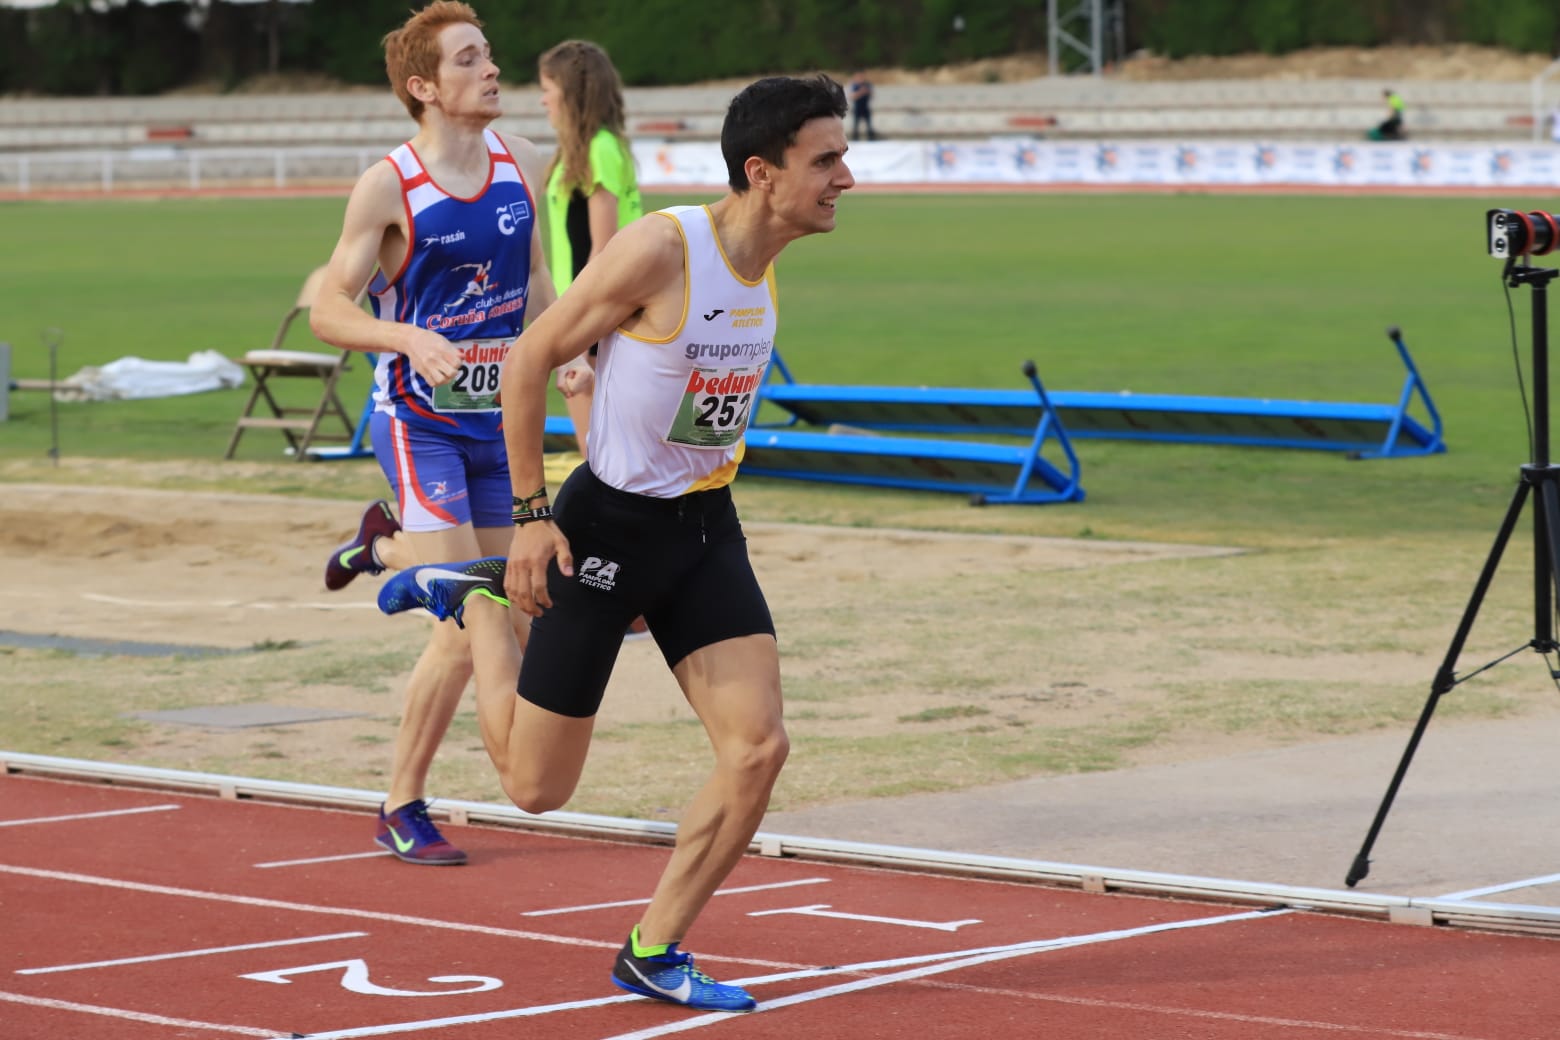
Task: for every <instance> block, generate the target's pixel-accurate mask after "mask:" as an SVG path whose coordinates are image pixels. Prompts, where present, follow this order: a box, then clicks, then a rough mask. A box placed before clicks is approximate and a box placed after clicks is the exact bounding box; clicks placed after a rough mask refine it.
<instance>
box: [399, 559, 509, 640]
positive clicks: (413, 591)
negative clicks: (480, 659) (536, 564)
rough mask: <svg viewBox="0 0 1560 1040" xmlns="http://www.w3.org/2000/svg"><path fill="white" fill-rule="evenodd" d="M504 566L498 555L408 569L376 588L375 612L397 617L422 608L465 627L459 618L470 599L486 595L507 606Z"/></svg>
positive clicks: (440, 618) (441, 619)
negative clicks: (415, 608)
mask: <svg viewBox="0 0 1560 1040" xmlns="http://www.w3.org/2000/svg"><path fill="white" fill-rule="evenodd" d="M504 566H505V561H504V558H503V557H502V556H487V557H484V558H483V559H480V560H468V561H467V562H465V563H431V564H427V565H425V566H422V567H411V568H408V569H407V570H404V571H402V572H401V573H399V574H397V575H396V576H395V577H393V578H391V579H390V580H389V581H387V582H385V583H384V585H382V586H381V587H380V589H379V609H380V610H382V611H384V612H385V613H386V614H399V613H400V612H401V611H403V610H411V609H412V608H414V607H422V608H423V609H424V610H426V611H428V613H430V614H432V615H433V616H434V617H436V618H438V619H439V620H440V621H443V620H445V619H446V618H454V619H455V624H456V625H458V626H460V627H461V628H465V627H466V623H465V621H464V620H462V618H461V615H462V614H463V613H464V612H465V610H466V600H467V599H469V598H470V597H471V596H474V595H475V596H486V597H487V598H488V599H490V600H493V601H494V602H495V603H498V604H501V605H502V606H505V607H507V606H509V600H507V599H505V598H504Z"/></svg>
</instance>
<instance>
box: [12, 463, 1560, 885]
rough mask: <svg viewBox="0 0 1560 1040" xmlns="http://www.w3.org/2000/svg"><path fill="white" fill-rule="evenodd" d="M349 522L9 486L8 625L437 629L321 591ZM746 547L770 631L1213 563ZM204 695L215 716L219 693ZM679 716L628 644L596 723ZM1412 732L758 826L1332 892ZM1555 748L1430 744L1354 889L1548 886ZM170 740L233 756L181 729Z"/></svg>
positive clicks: (1169, 757) (222, 641)
mask: <svg viewBox="0 0 1560 1040" xmlns="http://www.w3.org/2000/svg"><path fill="white" fill-rule="evenodd" d="M358 512H359V509H358V507H357V506H355V505H353V504H351V503H345V502H337V501H324V500H312V499H299V498H288V497H271V496H250V495H227V494H208V493H187V492H167V491H152V490H129V489H121V488H76V487H64V486H41V485H7V487H6V494H5V496H4V502H3V503H0V557H3V560H4V567H3V571H0V630H7V631H9V632H13V633H14V632H23V633H34V634H52V635H55V636H66V637H77V638H92V639H117V640H135V641H143V642H157V643H177V644H183V645H191V646H205V647H228V648H243V647H250V646H253V645H254V644H256V643H258V642H265V641H274V642H282V641H288V640H295V641H300V642H305V643H318V642H320V641H322V640H323V641H342V640H345V641H357V642H371V641H382V642H396V641H407V642H410V643H412V644H417V643H420V642H421V640H422V639H423V637H424V632H425V631H426V625H427V624H428V622H427V620H426V619H424V618H423V617H421V616H419V615H402V616H398V617H395V618H388V619H387V618H386V617H384V616H383V615H381V614H380V613H379V612H378V611H377V609H375V606H374V594H375V591H376V589H377V582H373V581H361V582H357V583H355V584H354V585H353V586H351V587H350V588H349V589H347V590H345V591H344V592H341V593H335V594H327V593H325V591H324V589H323V587H322V585H321V583H320V578H319V569H320V565H321V562H322V558H323V554H322V552H321V547H322V546H323V547H326V548H327V549H328V547H329V546H331V545H333V544H335V543H336V542H337V541H338V540H339V539H340V538H341V536H342V534H343V532H345V531H349V530H350V529H352V527H353V526H354V525H355V522H356V517H357V516H358ZM749 535H750V540H751V544H752V549H753V555H754V559H755V566H756V567H757V568H758V569H759V570H760V572H761V574H762V577H763V580H764V581H765V583H766V587H767V589H768V592H769V594H770V597H771V601H772V602H773V603H774V604H775V605H776V608H777V613H778V612H780V611H784V610H786V609H789V607H788V605H793V604H798V603H803V604H805V603H809V602H814V601H818V600H826V599H827V598H828V596H829V594H830V588H831V585H832V586H836V587H843V586H844V585H848V584H851V583H858V584H859V583H860V582H861V581H862V580H863V576H865V575H872V574H890V573H894V572H896V571H903V570H905V569H907V568H914V569H916V570H917V571H920V572H924V573H927V574H930V575H934V576H935V575H939V574H943V575H949V576H962V575H968V574H970V573H971V572H972V571H978V570H980V569H982V568H985V567H990V566H992V560H993V559H994V558H995V559H997V560H998V561H999V565H1000V566H1002V567H1004V568H1015V567H1016V568H1025V569H1031V570H1035V571H1063V572H1065V571H1068V570H1077V569H1093V568H1099V567H1108V566H1117V565H1127V566H1130V565H1131V564H1132V563H1134V562H1142V561H1146V560H1154V559H1164V558H1167V557H1171V556H1176V555H1186V554H1197V553H1207V552H1209V551H1210V550H1206V549H1203V550H1199V549H1196V548H1191V547H1186V546H1180V547H1172V546H1158V545H1148V544H1141V543H1104V542H1081V541H1071V540H1065V539H1044V538H1017V537H1013V538H1007V537H1001V538H990V539H982V538H979V537H976V538H972V537H970V536H957V537H955V536H939V535H935V534H916V533H908V532H884V531H871V530H847V529H838V528H827V529H825V528H811V527H805V526H792V525H766V524H753V525H749ZM994 546H995V547H997V548H999V549H1000V552H996V553H994V552H992V549H993V547H994ZM883 638H884V639H892V638H910V635H908V634H907V635H901V636H898V637H896V636H894V635H893V634H892V633H885V634H884V637H883ZM885 653H888V654H890V655H892V654H893V653H895V648H894V647H893V646H892V645H890V646H888V647H886V648H885ZM1233 666H1234V664H1233V663H1232V667H1233ZM212 698H213V700H217V701H220V700H222V699H223V698H222V697H221V696H219V691H212ZM305 699H306V700H308V701H309V702H311V703H316V704H319V705H321V706H326V707H332V708H345V709H347V710H365V711H377V712H379V713H380V714H381V715H382V714H384V713H385V712H386V710H387V703H386V701H385V699H384V697H383V694H382V692H381V693H374V692H372V691H368V692H364V691H353V690H349V689H344V688H338V687H331V686H328V685H327V686H323V687H320V688H319V689H317V690H314V691H312V692H311V693H310V694H309V695H308V696H307V697H306V698H305ZM680 710H681V711H685V710H686V709H685V708H683V707H682V706H681V704H680V697H679V694H678V692H677V690H676V688H675V685H674V684H673V683H672V681H671V680H670V678H669V677H668V676H667V674H666V671H665V669H664V666H663V665H662V664H661V662H660V659H659V656H658V654H657V653H656V651H655V648H654V647H653V646H652V645H650V644H649V643H647V642H646V643H638V644H630V645H628V646H625V648H624V653H623V655H622V657H621V658H620V661H619V666H618V670H617V673H616V674H615V676H614V679H613V686H612V688H611V689H609V691H608V701H607V707H606V709H604V713H603V719H604V721H606V720H611V721H616V722H625V721H626V722H634V721H640V720H653V719H662V718H665V717H667V716H668V714H671V713H676V712H678V711H680ZM1066 710H1067V712H1068V713H1069V714H1070V717H1071V718H1072V720H1073V722H1074V724H1076V725H1080V726H1087V725H1088V724H1089V723H1090V721H1091V719H1095V718H1098V719H1099V720H1101V721H1103V720H1105V719H1106V718H1107V717H1108V715H1109V713H1110V712H1111V710H1112V708H1111V705H1110V703H1109V701H1108V700H1107V699H1100V700H1091V699H1090V698H1088V697H1077V698H1075V699H1074V700H1072V701H1071V702H1070V703H1069V704H1068V705H1067V706H1066ZM294 728H295V729H297V730H299V731H301V732H302V731H307V732H306V733H305V735H304V736H303V737H302V738H300V739H306V740H315V741H320V740H329V739H331V738H330V736H329V734H330V733H331V732H332V731H331V730H330V729H329V727H328V726H320V727H317V728H315V727H308V726H304V727H294ZM1407 736H1408V733H1407V731H1406V730H1405V731H1403V732H1398V731H1396V730H1387V731H1377V732H1373V733H1370V734H1366V735H1360V736H1352V737H1346V738H1341V739H1336V740H1324V741H1314V742H1309V743H1302V744H1296V745H1293V746H1287V747H1256V748H1248V749H1244V750H1241V749H1235V750H1234V751H1233V752H1232V750H1231V747H1230V746H1229V745H1228V744H1222V745H1219V746H1217V747H1212V748H1210V747H1206V746H1202V745H1201V744H1199V743H1198V738H1197V737H1196V735H1188V737H1187V739H1186V742H1185V743H1184V744H1179V745H1173V746H1170V747H1164V748H1159V749H1157V750H1156V752H1155V754H1154V755H1153V756H1152V760H1151V761H1149V762H1148V764H1143V765H1139V766H1137V767H1134V768H1128V769H1118V770H1114V771H1109V772H1103V773H1092V774H1081V775H1066V776H1051V777H1042V778H1037V779H1030V780H1024V781H1020V782H1016V783H1010V784H999V785H995V786H986V787H982V788H976V789H974V790H970V791H966V792H963V793H948V794H927V795H910V796H904V797H898V798H880V799H873V800H869V801H861V802H847V803H844V804H834V805H825V806H822V807H819V808H813V809H802V810H798V811H791V812H775V813H771V815H770V817H769V818H768V819H767V820H766V822H765V825H764V829H765V830H766V831H769V832H771V833H779V834H793V835H805V836H809V837H820V838H836V839H841V840H852V841H869V842H876V843H884V844H894V845H907V846H913V847H920V848H935V849H943V850H948V851H955V852H967V853H982V854H993V855H1007V856H1018V857H1022V858H1027V859H1042V860H1049V861H1054V862H1068V863H1080V864H1095V865H1099V866H1110V867H1121V868H1130V869H1139V870H1155V871H1164V872H1170V873H1184V874H1194V875H1199V876H1209V877H1223V878H1231V879H1244V880H1250V881H1263V882H1271V883H1278V884H1291V885H1308V886H1317V887H1324V888H1341V887H1342V885H1343V876H1344V873H1345V872H1346V870H1347V869H1348V865H1349V863H1350V862H1351V861H1352V859H1353V856H1354V853H1355V851H1356V850H1357V849H1358V848H1359V846H1360V843H1361V841H1362V840H1363V838H1364V835H1365V832H1366V828H1367V827H1368V825H1369V823H1370V820H1371V818H1372V816H1373V814H1374V812H1375V809H1376V806H1377V804H1378V802H1379V799H1380V797H1381V794H1382V792H1383V791H1384V790H1385V787H1386V783H1387V781H1388V779H1389V777H1390V775H1391V771H1392V768H1393V767H1394V765H1395V764H1396V762H1397V760H1398V756H1399V755H1400V754H1401V752H1402V750H1403V746H1404V742H1405V740H1406V738H1407ZM1557 736H1560V710H1557V711H1556V712H1555V713H1554V714H1553V715H1551V716H1549V717H1546V718H1540V719H1538V720H1535V719H1533V718H1532V717H1527V718H1524V719H1520V720H1517V721H1513V722H1499V721H1496V722H1489V721H1484V722H1457V723H1437V724H1435V725H1432V727H1431V729H1430V731H1429V736H1428V737H1427V739H1426V741H1425V744H1424V746H1423V747H1422V748H1421V750H1420V752H1419V755H1418V758H1417V759H1416V761H1415V764H1414V766H1413V769H1412V771H1411V773H1410V776H1409V783H1408V784H1407V785H1405V789H1404V792H1403V794H1402V795H1401V796H1400V798H1399V800H1398V804H1397V806H1396V808H1395V809H1394V812H1393V815H1392V817H1391V818H1390V819H1389V821H1388V824H1387V827H1386V829H1385V830H1384V832H1383V835H1382V837H1381V839H1380V841H1379V843H1378V845H1377V847H1376V864H1377V865H1376V866H1375V868H1374V869H1373V872H1372V875H1371V877H1370V878H1369V879H1367V881H1366V882H1365V884H1364V885H1363V886H1362V890H1375V891H1384V892H1391V893H1394V894H1415V895H1438V894H1445V893H1448V892H1454V891H1462V890H1465V889H1470V888H1477V887H1482V886H1486V885H1495V884H1501V883H1504V882H1509V881H1511V880H1513V879H1517V878H1532V877H1538V876H1542V875H1547V874H1549V873H1551V872H1553V871H1554V869H1555V866H1556V863H1557V862H1560V856H1556V854H1555V853H1556V849H1557V847H1560V840H1557V839H1555V837H1554V834H1555V827H1554V823H1555V816H1556V814H1555V808H1554V801H1555V800H1554V792H1555V791H1556V788H1557V787H1560V775H1557V774H1560V768H1557V767H1555V766H1554V764H1553V763H1554V761H1555V759H1554V755H1553V753H1552V746H1553V743H1554V741H1555V740H1556V739H1557ZM169 739H170V740H184V741H186V742H191V743H200V742H209V741H212V740H217V739H230V740H235V741H242V740H243V739H245V738H242V737H238V738H234V737H217V736H213V735H212V734H209V733H203V732H202V731H199V730H183V731H180V733H179V734H176V735H174V736H171V737H170V738H169ZM239 746H241V744H235V747H239ZM15 750H33V751H37V750H43V751H46V750H47V749H40V748H21V749H15ZM327 750H329V752H330V753H331V754H339V755H342V756H360V757H363V758H364V759H365V760H368V759H373V760H382V759H383V758H384V755H385V749H384V748H383V747H382V746H379V745H361V744H356V745H355V744H352V743H350V742H344V743H343V745H342V746H341V747H339V748H336V749H327ZM104 757H112V756H111V755H109V756H104ZM1508 898H1509V899H1510V900H1511V901H1514V902H1530V903H1543V902H1545V901H1547V900H1549V899H1550V896H1549V895H1548V894H1546V892H1545V891H1544V890H1543V889H1540V888H1524V889H1520V890H1517V891H1514V892H1512V893H1511V894H1510V895H1509V897H1508ZM1556 901H1557V902H1560V899H1557V900H1556Z"/></svg>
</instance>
